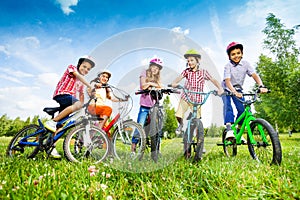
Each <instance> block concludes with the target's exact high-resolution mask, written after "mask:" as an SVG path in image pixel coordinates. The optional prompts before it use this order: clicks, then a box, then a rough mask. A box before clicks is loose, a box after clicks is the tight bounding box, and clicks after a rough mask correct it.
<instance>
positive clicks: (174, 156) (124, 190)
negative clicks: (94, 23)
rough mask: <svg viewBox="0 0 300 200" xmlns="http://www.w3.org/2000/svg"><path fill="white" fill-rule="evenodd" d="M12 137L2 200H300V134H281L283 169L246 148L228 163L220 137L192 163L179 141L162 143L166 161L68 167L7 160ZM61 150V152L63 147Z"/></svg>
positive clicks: (0, 173) (3, 162) (1, 151)
mask: <svg viewBox="0 0 300 200" xmlns="http://www.w3.org/2000/svg"><path fill="white" fill-rule="evenodd" d="M9 139H10V138H0V166H1V168H0V199H300V191H299V188H300V179H299V172H300V171H299V165H300V162H299V158H300V145H299V144H300V133H298V134H293V136H292V137H289V136H288V135H280V140H281V144H282V150H283V161H282V164H281V166H269V165H263V164H260V163H258V162H256V161H254V160H252V159H251V158H250V155H249V153H248V151H247V146H240V147H239V148H238V155H237V157H235V158H227V157H225V156H224V154H223V152H222V147H220V146H217V145H216V143H218V142H220V139H219V138H206V139H205V140H206V141H205V144H206V145H205V148H206V149H207V153H206V154H205V156H204V159H203V160H202V161H201V162H200V163H198V164H194V163H192V162H190V161H187V160H185V159H184V158H183V157H182V156H181V150H182V143H181V139H175V140H164V141H163V152H162V154H163V155H162V157H161V158H160V159H159V162H158V163H153V162H152V161H151V160H150V159H149V158H148V157H147V156H146V157H145V159H144V160H143V162H137V161H126V162H120V161H116V160H111V159H109V160H108V161H107V162H106V163H101V164H98V165H96V170H98V171H97V172H96V173H95V176H91V175H90V173H89V171H88V169H89V167H90V166H91V165H93V163H87V162H86V163H79V164H78V163H70V162H68V161H66V159H64V158H63V159H62V160H53V159H46V158H43V157H39V158H37V159H34V160H27V159H12V158H7V157H6V156H5V151H6V147H7V145H8V142H9ZM58 150H59V151H60V152H61V153H62V149H61V142H60V143H59V144H58Z"/></svg>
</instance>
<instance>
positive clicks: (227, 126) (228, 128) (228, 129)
mask: <svg viewBox="0 0 300 200" xmlns="http://www.w3.org/2000/svg"><path fill="white" fill-rule="evenodd" d="M226 130H227V131H230V130H231V124H230V123H227V124H226Z"/></svg>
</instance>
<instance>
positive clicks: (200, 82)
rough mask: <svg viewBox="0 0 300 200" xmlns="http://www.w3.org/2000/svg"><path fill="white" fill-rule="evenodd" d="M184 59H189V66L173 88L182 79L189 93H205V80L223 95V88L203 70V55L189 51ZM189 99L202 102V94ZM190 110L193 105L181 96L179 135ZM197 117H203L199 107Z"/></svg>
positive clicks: (177, 114) (174, 82)
mask: <svg viewBox="0 0 300 200" xmlns="http://www.w3.org/2000/svg"><path fill="white" fill-rule="evenodd" d="M184 57H185V58H186V59H187V66H188V68H186V69H185V70H183V72H182V73H181V74H180V75H179V76H178V77H177V78H176V79H175V80H174V81H173V83H172V87H176V86H177V85H178V83H179V82H180V81H181V80H182V79H184V78H185V79H186V80H185V83H184V87H185V88H186V89H188V90H189V91H193V92H203V88H204V83H205V80H210V81H211V82H212V83H213V84H214V85H215V86H216V87H217V88H218V94H219V95H221V94H222V93H223V89H222V86H221V85H220V84H219V82H218V81H217V80H216V79H214V78H213V77H212V76H211V75H210V74H209V73H208V71H207V70H204V69H201V68H200V67H199V66H200V59H201V55H200V54H199V53H198V52H197V51H196V50H194V49H191V50H188V51H187V52H186V53H185V54H184ZM188 96H189V98H190V99H191V101H194V102H201V101H202V98H201V95H200V94H193V93H190V94H189V95H188ZM188 108H190V109H192V104H191V103H189V102H188V101H187V98H186V96H185V95H184V94H181V98H180V101H179V105H178V108H177V111H176V114H175V116H176V118H177V121H178V123H179V125H178V128H177V129H176V133H177V134H179V133H180V132H181V130H182V127H183V117H184V114H185V112H186V111H187V110H188ZM197 117H199V118H200V117H201V107H200V106H199V107H198V111H197Z"/></svg>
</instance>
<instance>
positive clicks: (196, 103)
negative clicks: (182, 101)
mask: <svg viewBox="0 0 300 200" xmlns="http://www.w3.org/2000/svg"><path fill="white" fill-rule="evenodd" d="M168 87H172V84H168ZM175 88H177V89H182V90H183V93H184V95H185V97H186V99H187V100H188V101H189V102H190V103H191V104H193V105H203V104H204V103H205V102H206V101H207V99H208V97H209V95H210V94H213V95H215V96H217V95H218V92H217V91H216V90H211V91H209V92H194V91H190V90H188V89H186V88H184V87H183V86H181V85H177V86H176V87H175ZM188 93H192V94H199V95H203V96H204V99H203V101H202V102H195V101H192V100H191V99H190V98H189V96H188Z"/></svg>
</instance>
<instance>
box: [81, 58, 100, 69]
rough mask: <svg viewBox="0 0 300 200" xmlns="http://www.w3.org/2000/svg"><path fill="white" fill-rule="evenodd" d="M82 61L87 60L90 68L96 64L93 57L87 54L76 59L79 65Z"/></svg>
mask: <svg viewBox="0 0 300 200" xmlns="http://www.w3.org/2000/svg"><path fill="white" fill-rule="evenodd" d="M83 61H87V62H89V63H90V64H91V65H92V68H93V67H94V66H95V65H96V64H95V61H94V59H93V58H92V57H91V56H88V55H84V56H81V57H80V58H79V60H78V64H79V65H81V63H82V62H83Z"/></svg>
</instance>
